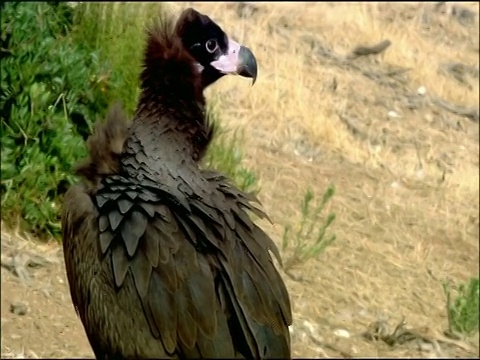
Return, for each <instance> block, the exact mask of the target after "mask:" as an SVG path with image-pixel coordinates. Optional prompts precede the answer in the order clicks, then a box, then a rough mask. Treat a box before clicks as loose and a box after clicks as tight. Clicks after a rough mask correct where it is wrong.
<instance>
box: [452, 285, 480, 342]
mask: <svg viewBox="0 0 480 360" xmlns="http://www.w3.org/2000/svg"><path fill="white" fill-rule="evenodd" d="M443 291H444V293H445V296H446V298H447V316H448V330H449V332H450V333H458V334H464V335H473V334H474V333H476V332H477V331H478V322H479V308H478V307H479V293H480V282H479V278H478V277H477V278H476V277H473V278H471V279H470V281H469V282H468V283H465V284H460V285H459V286H458V288H457V290H456V296H455V297H453V293H452V287H451V285H450V283H449V282H444V283H443Z"/></svg>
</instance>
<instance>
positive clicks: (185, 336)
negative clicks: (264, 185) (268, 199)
mask: <svg viewBox="0 0 480 360" xmlns="http://www.w3.org/2000/svg"><path fill="white" fill-rule="evenodd" d="M108 179H109V180H108V181H109V182H110V183H109V184H107V185H108V186H106V187H105V188H104V189H101V190H99V192H98V193H97V195H96V196H95V198H96V205H97V207H98V209H99V213H100V215H99V222H98V226H99V230H100V236H99V242H100V249H101V251H102V253H103V254H111V255H110V256H111V261H112V269H113V278H114V282H115V286H116V287H122V286H123V284H124V282H125V279H126V277H127V274H128V273H131V275H132V276H133V280H134V284H135V288H136V292H137V295H138V297H139V299H140V301H141V303H142V307H143V310H144V314H145V317H146V319H147V321H148V324H149V326H150V331H151V333H152V335H153V336H154V337H155V338H157V339H159V340H161V341H162V344H163V347H164V349H165V351H166V352H167V353H168V354H171V355H173V354H178V355H180V356H185V357H207V358H233V357H236V356H245V357H252V356H253V357H263V358H265V357H276V358H286V357H290V335H289V332H288V325H289V324H290V323H291V310H290V303H289V299H288V294H287V291H286V289H285V286H284V284H283V281H282V279H281V278H280V276H279V274H278V273H277V271H276V270H275V267H274V265H273V262H272V259H271V258H270V255H269V254H268V249H271V250H273V251H276V247H275V245H274V243H273V242H272V241H271V239H270V238H269V237H268V236H267V235H266V234H265V233H264V232H263V231H261V230H260V229H259V228H258V227H257V226H256V225H254V224H253V222H252V221H251V220H250V218H249V217H248V215H247V214H246V212H245V211H244V210H243V209H242V207H246V208H248V209H249V210H253V211H256V212H257V213H258V214H262V215H263V213H261V212H260V211H259V210H255V209H256V208H254V207H253V206H250V205H249V202H248V199H247V197H242V194H241V193H240V192H237V191H235V189H233V188H232V187H230V186H229V185H228V184H227V183H226V182H225V181H224V178H222V177H217V176H215V177H211V178H210V179H209V182H210V183H211V184H213V185H214V186H215V189H216V190H217V191H216V192H217V193H218V194H219V195H220V196H217V197H215V198H216V199H217V201H221V204H210V205H206V204H205V202H204V199H202V198H200V197H189V198H188V200H187V198H184V199H178V198H177V199H176V200H175V201H172V197H171V194H170V193H168V192H166V191H165V190H164V189H161V188H158V187H154V185H153V184H152V185H151V186H145V185H142V186H140V185H133V184H130V183H128V182H126V180H125V179H122V178H121V177H120V176H114V177H110V178H108ZM183 185H185V184H183ZM178 188H181V186H179V187H178ZM219 190H220V191H219ZM212 205H213V206H212Z"/></svg>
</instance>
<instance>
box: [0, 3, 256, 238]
mask: <svg viewBox="0 0 480 360" xmlns="http://www.w3.org/2000/svg"><path fill="white" fill-rule="evenodd" d="M0 6H1V7H2V8H1V10H2V16H1V45H2V52H1V60H2V61H1V92H0V104H1V109H2V112H1V141H2V154H1V169H2V172H1V187H2V199H1V202H2V220H5V221H6V222H7V223H9V224H10V225H15V223H16V222H19V223H20V224H21V225H22V227H23V228H24V229H25V230H27V231H30V232H33V233H35V234H36V235H40V236H54V237H57V238H58V237H59V234H60V221H59V220H60V219H59V214H60V201H61V200H60V198H59V197H60V195H61V194H62V193H63V192H64V191H65V189H66V188H67V187H68V185H70V184H72V183H74V182H75V181H76V180H75V178H74V177H73V175H72V172H71V170H72V166H73V165H74V164H76V163H77V162H78V161H79V160H80V159H81V158H83V157H84V156H85V155H86V148H85V144H84V140H85V139H86V138H87V137H88V135H89V134H90V132H91V129H92V125H93V123H94V122H95V121H97V120H99V119H103V118H104V116H105V113H106V111H107V110H108V107H109V105H110V104H111V103H112V102H113V101H114V100H120V101H121V102H122V103H123V104H124V106H125V108H126V111H127V113H128V114H132V113H133V111H134V109H135V106H136V101H137V97H138V93H139V88H138V85H139V72H140V68H141V59H142V51H143V40H144V36H145V22H146V21H148V20H149V18H151V17H152V16H155V15H157V14H158V11H159V10H160V9H161V6H162V5H161V4H153V3H147V4H145V3H144V4H140V5H139V4H136V3H135V4H134V3H130V4H129V3H127V4H119V3H80V4H77V5H76V6H75V7H74V8H72V7H71V6H69V5H68V4H66V3H56V2H55V3H54V2H50V3H42V2H36V3H35V2H17V3H15V2H6V3H2V4H1V5H0ZM209 114H210V115H211V116H213V117H214V118H215V121H216V122H217V124H218V119H217V117H218V116H216V115H215V114H213V113H212V111H209ZM221 134H222V131H219V132H217V133H216V136H215V140H214V144H213V145H212V148H211V151H209V153H208V154H207V160H206V163H207V164H208V165H212V166H213V167H216V168H217V169H219V170H221V171H224V172H226V173H227V175H229V176H231V177H233V180H234V181H235V182H236V183H237V184H238V185H239V186H241V187H242V188H244V189H250V188H252V187H253V185H254V184H255V183H256V179H255V177H254V175H253V173H251V172H250V171H248V170H247V169H244V168H242V167H239V165H240V161H241V157H242V156H241V153H240V152H239V151H238V147H237V145H238V141H240V139H239V138H238V137H233V138H230V139H229V140H228V141H227V140H226V139H225V138H224V137H223V135H221Z"/></svg>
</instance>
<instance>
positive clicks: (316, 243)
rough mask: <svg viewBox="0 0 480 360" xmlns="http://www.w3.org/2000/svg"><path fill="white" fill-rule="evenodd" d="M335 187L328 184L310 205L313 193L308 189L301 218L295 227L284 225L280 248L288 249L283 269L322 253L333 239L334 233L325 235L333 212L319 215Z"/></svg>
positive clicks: (287, 269)
mask: <svg viewBox="0 0 480 360" xmlns="http://www.w3.org/2000/svg"><path fill="white" fill-rule="evenodd" d="M334 193H335V188H334V186H333V185H330V186H329V187H328V188H327V190H326V191H325V193H324V194H323V197H322V199H321V200H320V201H319V202H318V203H317V204H315V205H314V207H313V209H312V206H311V203H312V201H313V200H314V193H313V191H312V190H311V189H308V190H307V192H306V193H305V196H304V198H303V200H302V203H301V213H302V214H301V216H302V218H301V220H300V223H299V225H298V227H297V228H296V229H292V226H291V225H290V224H288V225H286V226H285V227H284V232H283V239H282V250H283V251H284V252H285V251H288V250H289V251H290V254H289V256H288V257H287V258H286V260H285V262H284V269H285V271H287V272H288V271H289V270H291V269H292V268H294V267H295V266H298V265H299V264H302V263H304V262H305V261H307V260H308V259H310V258H314V257H316V256H318V255H319V254H320V253H322V252H323V251H324V250H325V248H326V247H327V246H329V245H330V244H331V243H333V242H334V241H335V234H330V235H328V236H327V235H326V231H327V228H328V227H329V226H330V225H331V224H332V223H333V221H334V220H335V214H334V213H329V214H328V215H327V217H326V219H325V218H323V217H322V216H321V213H322V211H323V210H324V208H325V206H326V204H327V203H328V201H329V200H330V199H331V198H332V197H333V195H334Z"/></svg>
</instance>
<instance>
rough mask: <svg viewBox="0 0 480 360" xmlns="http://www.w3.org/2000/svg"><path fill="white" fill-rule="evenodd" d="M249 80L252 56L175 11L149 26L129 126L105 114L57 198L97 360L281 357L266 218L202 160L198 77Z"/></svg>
mask: <svg viewBox="0 0 480 360" xmlns="http://www.w3.org/2000/svg"><path fill="white" fill-rule="evenodd" d="M228 73H238V74H240V75H243V76H248V77H253V78H255V77H256V63H255V59H254V57H253V54H252V53H251V52H250V51H249V50H248V49H246V48H243V47H240V46H239V45H238V44H237V43H235V42H232V41H231V40H229V39H228V37H227V36H226V35H225V33H224V32H223V31H222V30H221V29H220V27H218V25H216V24H215V23H214V22H213V21H212V20H210V18H208V17H207V16H205V15H202V14H199V13H198V12H196V11H194V10H192V9H188V10H185V11H184V12H183V13H182V14H181V16H180V18H179V20H178V21H177V23H176V24H173V22H172V21H171V20H168V19H167V20H166V21H164V23H163V24H162V25H157V26H156V27H154V28H153V29H152V30H151V31H150V32H149V34H148V39H147V46H146V51H145V67H144V70H143V72H142V74H141V87H142V93H141V96H140V100H139V104H138V108H137V111H136V113H135V116H134V119H133V122H132V123H131V124H130V125H128V123H127V119H126V117H125V115H124V114H123V112H122V110H121V107H120V106H119V105H115V106H114V107H112V109H111V110H110V112H109V114H108V116H107V119H106V122H105V123H104V124H100V125H97V127H96V129H95V133H94V134H93V135H92V136H91V137H90V138H89V140H88V142H87V145H88V149H89V154H90V157H89V159H88V160H86V161H85V162H84V163H82V164H81V165H80V166H79V167H78V168H77V174H78V175H81V176H82V177H83V181H82V183H81V184H80V185H76V186H73V187H72V188H70V189H69V190H68V192H67V193H66V195H65V200H64V208H63V213H62V231H63V245H64V256H65V264H66V269H67V276H68V282H69V285H70V292H71V297H72V301H73V303H74V306H75V309H76V311H77V312H78V314H79V316H80V319H81V321H82V323H83V326H84V328H85V331H86V333H87V336H88V339H89V341H90V344H91V346H92V348H93V351H94V352H95V355H96V356H97V358H162V357H172V358H200V357H203V358H222V359H226V358H234V357H236V358H260V357H261V358H277V359H279V358H290V334H289V330H288V325H290V324H291V322H292V315H291V308H290V300H289V296H288V293H287V290H286V287H285V285H284V283H283V281H282V279H281V277H280V275H279V274H278V272H277V271H276V269H275V267H274V264H273V262H272V258H271V256H270V254H269V253H268V250H271V251H272V252H273V253H274V254H275V255H276V256H277V258H278V259H280V256H279V254H278V250H277V248H276V246H275V244H274V243H273V241H272V240H271V239H270V238H269V237H268V235H267V234H266V233H265V232H263V231H262V230H261V229H260V228H259V227H258V226H257V225H256V224H255V223H254V222H253V221H252V220H251V218H250V217H249V215H248V211H250V212H253V213H255V214H257V215H258V216H260V217H265V216H266V215H265V214H264V213H263V212H262V211H261V210H260V209H259V208H258V207H256V206H255V205H254V203H255V202H256V199H255V198H254V197H253V196H251V195H249V194H246V193H243V192H241V191H240V190H238V189H236V188H235V187H234V186H233V185H232V184H231V183H230V182H229V181H228V180H227V179H226V178H225V177H224V176H222V175H220V174H218V173H216V172H213V171H205V170H201V169H200V167H199V161H200V160H201V158H202V155H203V154H204V153H205V150H206V148H207V146H208V144H209V142H210V140H211V138H212V128H211V126H210V125H209V124H208V122H207V119H206V116H205V98H204V96H203V90H204V88H205V87H206V86H208V85H210V84H212V83H213V82H215V81H216V80H218V79H219V78H220V77H221V76H223V75H225V74H228Z"/></svg>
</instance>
